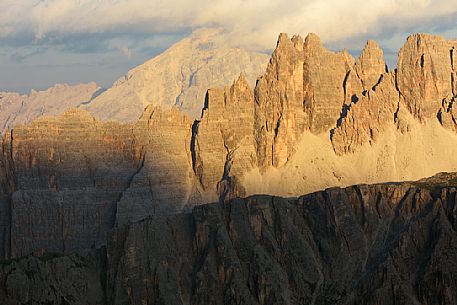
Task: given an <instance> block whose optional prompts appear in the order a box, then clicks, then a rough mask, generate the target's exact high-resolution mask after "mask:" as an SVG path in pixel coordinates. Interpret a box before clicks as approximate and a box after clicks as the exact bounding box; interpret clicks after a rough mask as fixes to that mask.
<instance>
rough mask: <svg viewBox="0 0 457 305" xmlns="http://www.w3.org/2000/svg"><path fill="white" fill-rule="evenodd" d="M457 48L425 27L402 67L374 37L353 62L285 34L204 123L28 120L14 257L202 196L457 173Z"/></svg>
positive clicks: (4, 234)
mask: <svg viewBox="0 0 457 305" xmlns="http://www.w3.org/2000/svg"><path fill="white" fill-rule="evenodd" d="M425 42H426V44H427V47H417V46H422V44H423V43H425ZM435 42H436V43H435ZM436 50H440V51H439V52H438V51H436ZM445 50H447V51H445ZM422 55H424V56H422ZM444 55H446V56H447V57H446V58H447V59H449V61H447V59H443V61H439V58H441V57H442V56H444ZM454 56H455V55H454V49H453V42H446V41H445V40H443V39H441V38H439V37H434V36H430V35H424V34H421V35H415V36H411V37H410V38H409V39H408V41H407V43H406V45H405V47H404V48H403V49H402V51H401V53H400V61H399V67H398V69H397V70H393V71H390V72H389V71H387V69H386V66H385V63H384V60H383V59H382V50H381V49H380V48H379V46H378V45H377V44H376V43H375V42H373V41H369V42H368V43H367V45H366V46H365V48H364V50H363V52H362V54H361V56H360V57H359V58H358V59H357V60H354V59H353V58H352V57H351V56H350V55H349V54H348V53H347V52H338V53H335V52H331V51H328V50H326V49H325V48H324V47H323V45H322V43H321V42H320V40H319V39H318V37H317V36H316V35H313V34H310V35H308V37H307V38H306V39H305V40H304V41H303V40H302V39H301V38H300V37H299V36H295V37H293V38H292V39H289V38H288V37H287V35H285V34H282V35H281V36H280V38H279V40H278V45H277V48H276V50H275V51H274V53H273V55H272V58H271V60H270V63H269V65H268V68H267V70H266V73H265V75H264V76H262V77H261V78H260V79H259V80H258V82H257V85H256V87H255V88H254V89H251V88H250V87H249V84H248V83H249V81H248V80H247V79H246V77H245V76H243V75H241V76H240V77H239V78H238V79H237V80H235V82H234V83H233V85H232V86H231V87H225V88H214V89H210V90H208V93H207V98H206V105H205V108H204V109H203V112H202V117H201V120H199V121H192V120H191V119H189V118H187V117H186V116H185V115H183V114H182V113H180V112H179V111H178V110H177V109H161V108H158V107H153V106H150V107H147V109H146V110H145V111H144V113H143V115H142V117H141V119H140V120H139V121H138V122H137V123H134V124H118V123H112V122H111V123H110V122H100V121H97V120H96V119H94V118H93V117H92V116H91V115H89V114H88V113H87V112H85V111H83V110H71V111H69V112H67V113H66V114H64V115H62V116H59V117H44V118H41V119H38V120H36V121H35V122H34V123H32V124H31V125H26V126H17V127H15V128H14V129H13V130H11V131H8V132H7V133H6V135H5V138H4V140H3V143H2V146H1V147H2V158H1V160H0V161H1V162H0V183H1V189H0V191H1V194H0V212H1V215H0V242H2V244H3V246H2V250H1V253H2V257H18V256H23V255H27V254H29V253H32V252H34V253H36V254H40V253H43V252H44V251H64V252H65V251H79V250H80V249H84V248H90V247H92V246H101V245H104V244H105V243H106V237H107V234H108V232H109V231H110V230H111V229H112V228H113V227H114V226H122V225H124V224H128V223H132V222H136V221H139V220H141V219H143V218H145V217H147V216H149V215H155V214H170V213H176V212H177V211H180V210H182V209H188V208H189V207H190V206H192V205H195V204H201V203H207V202H212V201H217V200H220V201H224V200H228V199H230V198H234V197H239V196H246V195H250V194H255V193H268V194H278V195H283V196H294V195H296V194H301V193H306V192H312V191H316V190H319V189H323V188H325V187H330V186H345V185H351V184H355V183H360V182H364V183H368V182H381V181H400V180H411V179H417V178H420V177H423V176H429V175H433V174H435V173H436V172H439V171H446V170H447V171H456V170H457V161H456V160H454V158H452V157H449V156H454V155H456V154H457V134H456V133H455V126H454V125H453V124H454V120H453V117H452V101H453V88H454V87H455V83H454V81H453V79H454V76H453V75H454V74H455V72H454V69H453V65H454V64H453V62H454V60H453V59H452V60H451V58H454ZM422 57H423V58H424V62H423V63H422V66H423V67H422V66H421V58H422ZM413 58H416V60H419V62H418V65H419V66H417V65H416V64H415V63H416V61H414V60H413ZM406 59H408V60H406ZM432 59H433V60H432ZM438 62H440V63H441V64H443V65H444V66H446V65H447V64H449V66H448V67H447V68H446V67H437V65H438ZM429 70H430V71H429ZM441 70H443V71H446V70H447V72H448V73H447V74H446V73H444V72H443V71H441ZM427 71H428V72H427ZM440 71H441V72H440ZM423 73H426V75H428V74H430V76H424V74H423ZM427 73H428V74H427ZM446 75H447V79H446ZM410 78H415V79H416V82H415V83H414V84H416V85H417V86H419V88H421V89H420V90H417V92H416V91H414V92H413V91H408V90H406V89H402V88H404V87H405V86H406V87H408V86H409V85H408V84H409V83H408V82H410V85H411V84H413V81H412V80H410ZM447 84H449V86H448V85H447ZM429 88H434V89H433V90H435V91H432V92H431V93H430V92H429V91H430V90H432V89H429ZM418 92H419V93H420V92H424V93H423V94H422V93H421V94H422V95H418V96H416V95H417V94H419V93H418ZM414 94H415V95H414ZM413 95H414V96H413ZM432 96H434V98H433V99H432V98H431V97H432ZM413 102H414V103H416V104H417V106H412V105H413V104H411V103H413ZM446 103H447V104H446ZM414 109H421V110H420V111H419V110H418V111H416V110H414ZM426 109H428V110H426Z"/></svg>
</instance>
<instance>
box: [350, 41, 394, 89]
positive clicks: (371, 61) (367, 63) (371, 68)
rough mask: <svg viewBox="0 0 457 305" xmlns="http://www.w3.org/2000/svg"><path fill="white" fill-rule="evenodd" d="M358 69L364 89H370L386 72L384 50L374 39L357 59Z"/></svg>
mask: <svg viewBox="0 0 457 305" xmlns="http://www.w3.org/2000/svg"><path fill="white" fill-rule="evenodd" d="M355 69H356V71H357V74H358V76H359V77H360V80H361V81H362V86H363V88H364V90H367V91H368V90H370V89H372V88H373V86H375V85H376V84H377V83H378V81H379V78H380V77H381V75H382V74H384V73H386V70H387V69H386V63H385V62H384V52H383V51H382V49H381V48H380V47H379V45H378V44H377V43H376V42H375V41H374V40H368V41H367V43H366V45H365V47H364V48H363V50H362V54H360V57H359V59H358V60H357V63H356V66H355Z"/></svg>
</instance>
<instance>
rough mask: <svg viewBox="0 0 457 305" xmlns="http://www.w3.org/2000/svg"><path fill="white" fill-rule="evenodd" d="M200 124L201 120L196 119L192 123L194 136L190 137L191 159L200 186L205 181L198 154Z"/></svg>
mask: <svg viewBox="0 0 457 305" xmlns="http://www.w3.org/2000/svg"><path fill="white" fill-rule="evenodd" d="M204 109H206V108H204ZM202 116H203V111H202ZM199 124H200V121H199V120H195V121H194V123H193V124H192V136H191V139H190V156H191V160H192V170H193V171H194V174H195V176H196V177H197V179H198V181H199V183H200V186H201V187H203V181H202V179H203V173H202V170H203V168H202V167H203V164H202V161H201V160H200V158H199V156H198V154H197V146H198V141H197V136H198V127H199Z"/></svg>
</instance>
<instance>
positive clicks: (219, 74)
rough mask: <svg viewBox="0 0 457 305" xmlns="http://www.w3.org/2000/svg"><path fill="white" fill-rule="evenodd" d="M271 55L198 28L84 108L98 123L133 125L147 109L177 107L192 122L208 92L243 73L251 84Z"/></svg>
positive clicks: (215, 32)
mask: <svg viewBox="0 0 457 305" xmlns="http://www.w3.org/2000/svg"><path fill="white" fill-rule="evenodd" d="M268 58H269V56H268V55H266V54H262V53H258V52H250V51H247V50H245V49H241V48H233V47H230V46H229V45H227V37H225V35H224V33H223V30H222V29H201V30H198V31H195V32H194V33H192V35H190V36H189V37H186V38H184V39H183V40H181V41H179V42H178V43H176V44H174V45H173V46H171V47H170V48H169V49H168V50H166V51H165V52H163V53H162V54H160V55H158V56H157V57H154V58H153V59H151V60H149V61H147V62H145V63H144V64H142V65H140V66H138V67H136V68H134V69H132V70H131V71H129V72H128V73H127V74H126V75H125V76H123V77H121V78H120V79H119V80H118V81H116V82H115V83H114V85H113V86H112V87H111V88H109V89H108V90H106V91H105V92H103V93H102V94H101V95H100V96H98V97H97V98H95V99H94V100H92V101H91V102H90V103H89V104H87V105H84V106H83V108H84V109H87V110H88V111H89V112H91V113H92V114H93V115H94V116H95V117H96V118H99V119H103V120H107V119H109V120H115V121H120V122H134V121H136V120H137V119H138V118H139V117H140V116H141V114H142V113H143V111H144V108H145V107H146V106H147V105H150V104H153V105H157V106H162V107H163V108H170V107H171V106H176V107H178V108H179V109H180V110H181V111H183V112H184V113H187V114H188V115H189V116H190V117H192V118H198V117H199V116H200V115H201V110H202V108H203V104H204V100H205V94H206V90H207V89H208V88H210V87H214V86H224V85H225V84H227V83H230V82H232V81H233V80H234V79H235V78H236V77H237V76H238V75H239V74H240V73H241V72H243V73H244V74H245V75H246V77H247V78H248V80H249V82H250V84H251V85H254V84H255V80H256V79H257V77H258V76H259V75H260V74H261V73H262V71H264V70H265V67H266V64H267V61H268Z"/></svg>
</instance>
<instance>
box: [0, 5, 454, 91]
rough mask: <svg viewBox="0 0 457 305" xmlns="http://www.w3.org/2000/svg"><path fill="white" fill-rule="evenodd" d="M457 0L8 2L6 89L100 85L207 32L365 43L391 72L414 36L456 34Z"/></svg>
mask: <svg viewBox="0 0 457 305" xmlns="http://www.w3.org/2000/svg"><path fill="white" fill-rule="evenodd" d="M456 17H457V0H376V1H374V0H281V1H280V0H192V1H189V0H167V1H163V0H0V91H19V92H22V93H26V92H28V91H30V89H32V88H34V89H38V90H40V89H45V88H47V87H50V86H52V85H53V84H55V83H69V84H76V83H81V82H90V81H95V82H97V83H98V84H99V85H101V86H102V87H105V88H106V87H109V86H110V85H111V84H112V82H114V81H115V80H116V79H118V78H119V77H120V76H122V75H124V74H125V73H126V72H127V71H128V70H129V69H131V68H133V67H135V66H136V65H138V64H141V63H143V62H144V61H146V60H147V59H149V58H151V57H153V56H155V55H157V54H159V53H160V52H162V51H163V50H165V49H166V48H168V47H169V46H170V45H171V44H173V43H175V42H177V41H179V40H180V39H181V38H183V37H185V36H187V35H189V34H190V33H191V32H192V31H193V30H195V29H198V28H202V27H222V28H224V29H225V33H226V34H225V35H226V38H227V44H230V45H232V46H240V47H244V48H248V49H251V50H257V51H260V52H267V53H268V52H271V51H272V49H273V48H274V46H275V43H276V39H277V37H278V34H279V33H281V32H286V33H289V34H291V35H292V34H301V35H302V36H303V37H304V36H306V34H307V33H309V32H314V33H316V34H318V35H319V36H320V37H321V39H322V40H323V42H324V43H325V45H326V46H327V47H328V48H330V49H333V50H339V49H343V48H348V49H349V50H350V51H351V52H352V53H353V54H354V55H357V54H358V53H359V52H360V50H361V49H362V47H363V45H364V44H365V42H366V40H367V39H369V38H370V39H375V40H377V41H378V42H379V43H380V45H381V46H382V47H383V49H384V52H385V55H386V60H387V62H388V64H389V65H390V66H394V65H395V63H396V53H397V51H398V49H399V48H400V47H401V45H402V44H403V43H404V41H405V39H406V37H407V36H408V35H409V34H411V33H416V32H428V33H434V34H440V35H443V36H445V37H446V38H448V39H453V38H457V18H456Z"/></svg>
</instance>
